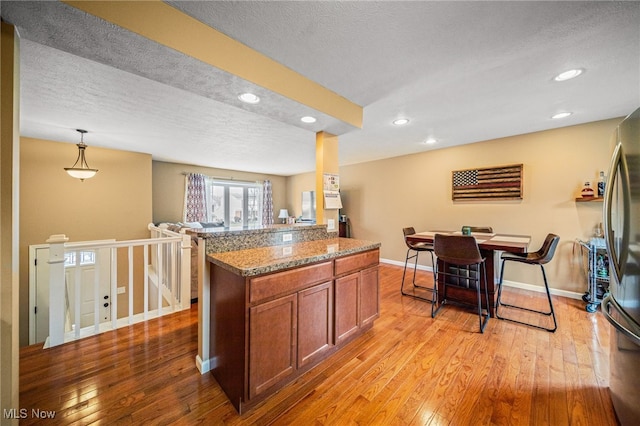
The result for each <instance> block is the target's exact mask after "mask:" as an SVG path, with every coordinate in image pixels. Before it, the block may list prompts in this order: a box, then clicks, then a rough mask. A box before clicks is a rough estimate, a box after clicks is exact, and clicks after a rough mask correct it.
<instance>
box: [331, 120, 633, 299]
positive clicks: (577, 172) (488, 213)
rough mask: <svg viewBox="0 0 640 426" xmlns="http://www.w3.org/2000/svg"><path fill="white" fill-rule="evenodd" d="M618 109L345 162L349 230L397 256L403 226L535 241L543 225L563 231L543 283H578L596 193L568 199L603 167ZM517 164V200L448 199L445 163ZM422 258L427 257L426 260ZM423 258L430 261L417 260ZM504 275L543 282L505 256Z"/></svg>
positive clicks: (579, 286)
mask: <svg viewBox="0 0 640 426" xmlns="http://www.w3.org/2000/svg"><path fill="white" fill-rule="evenodd" d="M621 120H622V118H616V119H610V120H604V121H598V122H593V123H587V124H582V125H576V126H570V127H564V128H559V129H554V130H548V131H542V132H536V133H530V134H525V135H519V136H513V137H506V138H502V139H496V140H490V141H485V142H478V143H474V144H470V145H462V146H456V147H452V148H445V149H436V150H430V151H426V152H422V153H418V154H412V155H406V156H402V157H396V158H390V159H385V160H379V161H372V162H367V163H361V164H355V165H349V166H343V167H341V168H340V189H341V194H342V202H343V205H344V208H343V210H342V212H343V213H344V214H347V215H348V216H349V218H350V221H351V231H352V236H353V237H354V238H360V239H365V240H372V241H379V242H381V243H382V247H381V251H380V255H381V258H383V259H388V260H391V261H397V262H404V258H405V254H406V246H405V245H404V240H403V237H402V228H403V227H407V226H413V227H415V228H416V230H418V231H420V230H437V229H445V230H457V229H460V228H461V226H463V225H489V226H492V227H493V228H494V230H495V231H496V232H499V233H504V234H525V235H530V236H531V237H532V239H531V244H530V246H529V248H530V249H532V250H537V249H538V248H539V247H540V246H541V245H542V242H543V241H544V239H545V237H546V235H547V234H548V233H555V234H558V235H559V236H560V238H561V240H560V244H559V247H558V250H557V252H556V255H555V258H554V260H553V261H552V262H551V263H550V264H548V265H547V266H546V270H547V275H548V279H549V283H550V286H551V287H554V288H556V289H560V290H566V291H569V292H577V293H583V292H585V291H586V279H585V272H584V265H583V261H582V259H581V257H580V255H579V252H580V251H579V250H577V249H576V246H575V245H574V242H575V240H576V239H581V240H587V239H589V238H590V237H592V236H593V234H594V228H595V226H596V225H597V224H598V223H600V222H602V202H576V201H575V198H576V197H579V196H580V191H581V189H582V186H583V185H584V182H585V181H591V182H595V181H596V180H597V178H598V173H599V171H600V170H604V171H605V173H607V168H608V166H609V160H610V156H611V153H612V150H613V142H612V135H613V132H614V129H615V127H616V126H617V125H618V123H619V122H620V121H621ZM520 163H522V164H524V178H523V179H524V190H523V199H522V200H515V201H467V202H453V201H452V198H451V185H452V184H451V172H452V171H454V170H464V169H472V168H476V167H492V166H501V165H509V164H520ZM425 260H426V259H425ZM425 264H427V265H428V263H425ZM505 279H506V280H510V281H514V282H519V283H526V284H533V285H543V281H542V277H541V274H540V270H539V268H531V267H527V265H509V268H508V270H507V271H506V273H505Z"/></svg>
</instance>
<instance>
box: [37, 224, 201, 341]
mask: <svg viewBox="0 0 640 426" xmlns="http://www.w3.org/2000/svg"><path fill="white" fill-rule="evenodd" d="M149 231H150V233H151V238H149V239H141V240H129V241H110V242H76V243H69V242H68V238H67V237H66V236H65V235H52V236H51V237H50V238H49V239H48V240H47V243H49V262H48V263H49V337H48V339H47V341H46V342H45V347H51V346H56V345H60V344H62V343H65V342H68V341H72V340H77V339H80V338H83V337H87V336H90V335H94V334H98V333H102V332H104V331H108V330H115V329H117V328H119V327H124V326H127V325H131V324H134V323H136V322H140V321H146V320H148V319H150V318H153V317H158V316H162V315H165V314H168V313H172V312H175V311H179V310H183V309H189V308H190V303H191V237H190V236H188V235H185V234H180V233H176V232H172V231H169V230H167V229H160V228H158V227H156V226H154V225H153V224H150V225H149ZM105 249H106V250H105ZM136 249H137V250H138V251H141V252H142V255H141V256H140V255H137V256H136V255H135V253H134V251H135V250H136ZM122 251H124V252H126V262H124V261H123V262H121V263H120V264H119V262H118V253H119V252H122ZM87 252H93V253H96V255H95V267H94V269H93V274H94V279H93V280H91V282H83V279H82V275H81V271H80V268H79V267H78V266H77V265H79V264H80V262H77V264H76V266H75V268H76V269H75V271H74V272H73V273H74V274H75V275H74V279H73V293H74V297H73V303H71V300H70V299H69V295H68V288H67V283H66V282H65V279H66V276H67V274H66V271H65V259H66V257H67V256H68V255H69V254H70V253H73V254H75V256H74V257H73V258H74V259H80V258H81V256H82V254H83V253H87ZM98 252H100V253H105V252H107V253H110V255H109V256H99V255H97V253H98ZM105 257H106V259H105ZM140 258H141V260H140ZM105 261H106V262H109V265H108V268H107V269H106V270H107V271H110V272H109V277H104V276H102V277H101V276H100V275H101V273H100V271H101V270H103V271H104V270H105V268H104V266H105V265H101V262H105ZM124 263H126V265H124V267H123V264H124ZM119 266H120V267H121V268H123V269H126V271H119V269H118V267H119ZM136 270H138V271H142V278H141V279H139V278H138V279H136V274H135V273H134V272H135V271H136ZM138 275H139V273H138ZM125 277H126V285H125V286H122V284H120V285H119V284H118V283H119V282H120V283H121V281H122V280H123V279H124V278H125ZM106 279H108V280H109V282H108V283H107V284H108V287H109V289H110V290H109V293H110V294H109V295H108V297H105V296H103V295H102V294H100V293H99V288H100V283H101V282H103V281H105V280H106ZM123 287H124V288H123ZM141 288H142V291H140V289H141ZM118 289H122V290H124V291H123V292H126V293H127V294H128V300H127V305H128V309H127V313H126V315H121V316H120V317H119V316H118V293H119V292H118ZM87 292H92V293H93V303H94V315H93V318H94V320H93V325H91V326H86V325H85V326H84V327H83V326H82V325H81V320H80V319H81V305H82V303H83V300H84V299H83V298H82V295H83V294H85V295H86V294H87ZM140 293H142V296H138V295H139V294H140ZM140 298H142V300H139V299H140ZM105 300H108V301H109V302H110V303H109V302H105ZM103 304H104V306H107V305H108V307H109V309H110V311H109V312H110V317H111V320H110V321H108V322H104V321H102V322H101V321H100V318H99V311H100V307H101V306H103ZM140 305H141V306H142V308H141V309H140V308H139V309H137V310H136V309H134V308H135V307H136V306H140ZM71 306H73V315H72V317H73V322H72V325H71V331H66V330H65V319H66V318H68V317H71V312H70V310H71Z"/></svg>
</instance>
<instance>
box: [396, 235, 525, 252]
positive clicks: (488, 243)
mask: <svg viewBox="0 0 640 426" xmlns="http://www.w3.org/2000/svg"><path fill="white" fill-rule="evenodd" d="M435 234H444V235H462V231H422V232H418V233H415V234H413V235H407V239H408V240H409V241H413V242H430V243H432V242H433V240H434V236H435ZM471 236H473V237H475V239H476V242H477V243H478V247H479V248H480V249H482V250H504V251H509V252H513V253H525V252H526V251H527V249H528V247H529V243H530V242H531V237H530V236H529V235H511V234H495V233H491V234H488V233H484V232H472V233H471Z"/></svg>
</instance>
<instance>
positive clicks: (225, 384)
mask: <svg viewBox="0 0 640 426" xmlns="http://www.w3.org/2000/svg"><path fill="white" fill-rule="evenodd" d="M378 262H379V250H378V249H375V250H370V251H366V252H362V253H357V254H352V255H347V256H343V257H337V258H335V259H332V260H329V261H323V262H319V263H316V264H312V265H306V266H302V267H298V268H293V269H288V270H285V271H280V272H275V273H271V274H265V275H261V276H256V277H241V276H239V275H236V274H233V273H231V272H229V271H227V270H225V269H224V268H222V267H221V266H218V265H216V264H212V267H211V298H212V303H211V318H212V319H213V321H215V324H212V327H211V330H212V336H211V342H212V344H211V353H212V355H213V358H212V360H211V365H212V372H213V374H214V376H215V377H216V380H217V381H218V383H219V384H220V386H221V387H222V389H223V390H224V391H225V393H226V394H227V396H228V397H229V399H230V401H231V403H232V404H233V405H234V407H235V408H236V409H237V410H238V412H240V413H242V412H243V411H246V409H248V408H249V407H251V406H253V405H254V404H256V403H257V402H259V401H261V400H263V399H264V398H266V397H268V395H270V394H272V393H273V392H275V391H277V390H278V389H280V388H281V387H282V386H284V385H286V384H287V383H288V382H290V381H291V380H293V379H294V378H296V377H298V376H299V375H300V374H302V373H304V372H305V371H307V370H309V369H310V368H312V367H313V366H315V365H317V364H318V363H320V362H321V361H322V360H323V359H325V358H326V357H327V356H329V355H330V354H332V353H333V352H335V351H336V350H338V349H339V348H340V347H341V346H342V345H344V344H345V343H346V342H348V341H350V340H351V339H353V338H356V337H357V336H358V335H360V334H362V333H364V332H365V331H367V330H368V329H369V328H371V326H372V325H373V321H374V320H375V318H377V317H378V316H379V290H378Z"/></svg>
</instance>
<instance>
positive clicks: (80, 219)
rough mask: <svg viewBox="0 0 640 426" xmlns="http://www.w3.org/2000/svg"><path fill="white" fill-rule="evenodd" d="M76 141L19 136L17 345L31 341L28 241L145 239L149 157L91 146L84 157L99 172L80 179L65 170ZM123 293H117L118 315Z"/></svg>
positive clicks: (148, 218)
mask: <svg viewBox="0 0 640 426" xmlns="http://www.w3.org/2000/svg"><path fill="white" fill-rule="evenodd" d="M70 142H72V141H70ZM76 142H77V141H76ZM76 142H73V143H61V142H52V141H47V140H41V139H31V138H24V137H23V138H21V147H20V148H21V153H20V174H21V182H20V300H21V303H20V345H26V344H28V342H29V312H28V308H29V302H28V301H29V246H30V245H34V244H44V243H45V242H46V240H47V239H48V238H49V236H51V235H52V234H65V235H66V236H67V237H69V241H71V242H74V241H90V240H101V239H117V240H131V239H140V238H148V237H149V231H148V229H147V225H148V224H149V223H150V222H151V220H152V199H151V196H152V190H151V182H152V178H151V171H152V167H151V155H149V154H141V153H134V152H127V151H118V150H112V149H104V148H98V147H95V146H91V145H89V147H88V148H87V151H86V155H87V161H88V162H89V164H90V165H91V166H92V167H95V168H97V169H98V170H99V171H98V174H97V175H96V176H95V177H93V178H91V179H85V181H84V182H81V181H80V180H78V179H75V178H72V177H70V176H69V175H67V173H65V171H64V167H70V166H71V165H72V164H73V162H74V161H75V159H76V157H77V155H78V148H77V147H76ZM120 257H125V256H119V257H118V260H119V265H120ZM123 260H125V261H126V259H123ZM125 267H126V266H125ZM118 269H120V267H119V268H118ZM137 280H138V278H137V277H136V282H137ZM136 291H137V290H136ZM127 296H128V295H127V294H121V295H119V296H118V311H119V316H121V314H122V312H123V309H125V311H126V308H127V303H128V299H127ZM136 309H137V308H136Z"/></svg>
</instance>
